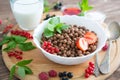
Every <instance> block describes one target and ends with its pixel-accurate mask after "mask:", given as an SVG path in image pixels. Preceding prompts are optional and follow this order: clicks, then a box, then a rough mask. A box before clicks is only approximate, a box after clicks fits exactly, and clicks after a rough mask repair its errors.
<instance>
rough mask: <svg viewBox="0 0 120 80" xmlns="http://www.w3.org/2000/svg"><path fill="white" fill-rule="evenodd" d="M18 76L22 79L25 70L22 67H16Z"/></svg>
mask: <svg viewBox="0 0 120 80" xmlns="http://www.w3.org/2000/svg"><path fill="white" fill-rule="evenodd" d="M18 75H19V76H20V77H22V78H24V77H25V69H24V67H21V66H18Z"/></svg>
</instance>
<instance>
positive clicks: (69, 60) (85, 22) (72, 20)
mask: <svg viewBox="0 0 120 80" xmlns="http://www.w3.org/2000/svg"><path fill="white" fill-rule="evenodd" d="M59 17H60V21H61V22H63V23H66V24H70V25H78V26H85V27H86V28H87V29H89V30H92V31H94V32H95V33H96V34H97V36H98V46H97V49H96V50H95V51H94V52H93V53H91V54H89V55H86V56H82V57H62V56H57V55H53V54H50V53H48V52H46V51H45V50H44V49H42V48H41V45H40V40H41V35H42V33H43V31H44V28H45V26H46V24H47V23H48V21H49V20H50V19H49V20H46V21H43V22H42V23H41V24H40V25H39V26H38V27H37V28H36V29H35V30H34V34H33V37H34V42H35V44H36V46H37V47H38V48H39V49H40V50H41V51H42V53H43V54H44V55H45V56H46V57H47V58H48V59H50V60H51V61H53V62H55V63H59V64H64V65H76V64H80V63H83V62H85V61H87V60H88V59H90V58H91V57H93V56H94V55H95V53H97V52H99V51H100V50H101V48H102V47H103V46H104V45H105V42H106V40H107V36H106V33H105V31H104V30H103V29H102V26H101V25H100V24H99V23H96V22H95V21H92V20H90V19H88V18H85V17H79V16H75V15H74V16H68V15H65V16H59Z"/></svg>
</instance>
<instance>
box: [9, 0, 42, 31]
mask: <svg viewBox="0 0 120 80" xmlns="http://www.w3.org/2000/svg"><path fill="white" fill-rule="evenodd" d="M10 3H11V8H12V11H13V14H14V16H15V19H16V21H17V22H18V25H19V27H20V28H22V29H23V30H33V29H34V28H36V27H37V26H38V24H39V23H40V20H41V17H42V13H43V0H10Z"/></svg>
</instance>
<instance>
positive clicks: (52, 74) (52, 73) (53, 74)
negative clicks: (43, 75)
mask: <svg viewBox="0 0 120 80" xmlns="http://www.w3.org/2000/svg"><path fill="white" fill-rule="evenodd" d="M48 74H49V76H50V77H56V76H57V72H56V71H55V70H50V71H49V72H48Z"/></svg>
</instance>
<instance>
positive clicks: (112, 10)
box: [0, 0, 120, 80]
mask: <svg viewBox="0 0 120 80" xmlns="http://www.w3.org/2000/svg"><path fill="white" fill-rule="evenodd" d="M49 1H50V2H54V1H55V0H49ZM60 1H62V2H63V4H77V2H78V1H80V0H60ZM104 1H106V0H89V2H90V4H91V5H93V6H94V11H95V10H97V11H100V12H103V13H105V14H106V15H107V19H106V20H105V22H106V23H109V22H111V21H114V20H115V21H120V18H119V16H120V7H119V5H120V0H107V2H104ZM7 17H8V18H10V20H12V22H13V23H15V20H14V17H13V15H12V12H11V9H10V5H9V2H8V0H0V19H5V18H7ZM0 29H1V28H0ZM1 39H2V35H0V41H1ZM0 48H1V47H0ZM8 76H9V71H8V70H7V68H6V67H5V65H4V62H3V60H2V56H1V49H0V80H8ZM14 80H18V79H16V78H15V79H14ZM106 80H120V67H119V68H118V69H117V70H116V71H115V72H114V73H113V75H111V76H110V77H109V78H108V79H106Z"/></svg>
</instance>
